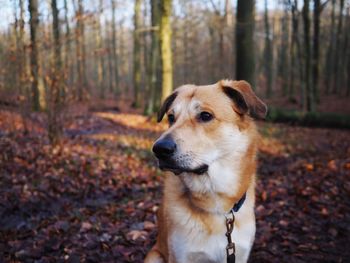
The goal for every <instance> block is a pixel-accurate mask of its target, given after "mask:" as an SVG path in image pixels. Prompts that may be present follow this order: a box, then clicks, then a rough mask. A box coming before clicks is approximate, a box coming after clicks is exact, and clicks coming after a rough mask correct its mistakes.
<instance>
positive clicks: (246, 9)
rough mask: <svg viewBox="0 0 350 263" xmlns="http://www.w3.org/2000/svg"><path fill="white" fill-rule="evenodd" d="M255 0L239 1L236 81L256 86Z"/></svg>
mask: <svg viewBox="0 0 350 263" xmlns="http://www.w3.org/2000/svg"><path fill="white" fill-rule="evenodd" d="M253 33H254V0H238V1H237V22H236V65H237V66H236V79H238V80H241V79H244V80H246V81H248V82H250V84H251V85H252V86H254V84H255V59H254V57H255V54H254V49H255V48H254V41H253Z"/></svg>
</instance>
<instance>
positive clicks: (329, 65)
mask: <svg viewBox="0 0 350 263" xmlns="http://www.w3.org/2000/svg"><path fill="white" fill-rule="evenodd" d="M335 3H336V0H332V11H331V32H330V35H331V39H330V42H329V46H328V50H327V57H326V67H325V69H326V70H325V71H326V72H325V75H326V94H328V93H329V92H330V91H331V90H333V89H332V87H331V86H332V84H333V82H332V79H333V76H334V74H333V69H334V63H335V58H334V45H335V30H334V28H335Z"/></svg>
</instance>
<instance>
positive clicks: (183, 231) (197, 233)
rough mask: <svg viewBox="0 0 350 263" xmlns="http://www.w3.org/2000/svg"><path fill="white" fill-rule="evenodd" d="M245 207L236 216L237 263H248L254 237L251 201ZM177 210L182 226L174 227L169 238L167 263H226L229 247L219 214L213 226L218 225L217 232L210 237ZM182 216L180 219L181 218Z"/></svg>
mask: <svg viewBox="0 0 350 263" xmlns="http://www.w3.org/2000/svg"><path fill="white" fill-rule="evenodd" d="M246 205H247V206H246V207H242V209H241V210H240V211H239V212H238V213H235V217H236V222H237V223H238V224H236V226H235V228H234V230H233V233H232V240H233V242H234V243H235V245H236V262H237V263H244V262H246V261H247V259H248V256H249V252H250V249H251V247H252V244H253V240H254V235H255V218H254V212H253V209H252V206H251V205H250V202H247V204H246ZM175 210H177V212H176V213H177V216H176V217H177V219H178V220H179V221H178V222H177V223H180V224H181V225H182V227H180V228H176V230H174V231H173V232H172V233H170V235H169V239H170V240H169V244H171V247H170V250H171V251H170V258H171V260H170V262H173V261H174V262H177V263H187V262H191V263H193V262H198V263H199V262H201V263H209V262H210V263H214V262H215V263H224V262H225V263H226V246H227V244H228V241H227V237H226V235H225V233H226V225H225V217H224V216H223V215H218V216H217V217H216V221H215V222H213V224H220V225H221V226H222V227H219V228H218V229H219V232H217V233H214V234H211V235H209V234H208V233H207V232H206V230H205V229H203V227H202V226H203V225H202V224H201V223H199V222H196V221H194V220H188V219H189V218H188V217H186V215H185V214H182V216H181V213H180V214H179V212H180V211H179V210H181V209H175ZM180 216H181V217H180Z"/></svg>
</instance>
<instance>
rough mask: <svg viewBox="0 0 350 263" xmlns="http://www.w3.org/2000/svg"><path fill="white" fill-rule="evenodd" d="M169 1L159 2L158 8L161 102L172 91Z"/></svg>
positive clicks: (170, 2) (170, 3)
mask: <svg viewBox="0 0 350 263" xmlns="http://www.w3.org/2000/svg"><path fill="white" fill-rule="evenodd" d="M171 5H172V1H171V0H161V5H160V6H161V8H160V10H161V11H160V13H161V16H160V35H159V38H160V46H161V59H162V101H164V100H165V98H166V97H168V96H169V95H170V93H171V92H172V90H173V61H172V52H171V25H170V17H171V12H172V11H171V9H172V8H171Z"/></svg>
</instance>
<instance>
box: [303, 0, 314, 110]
mask: <svg viewBox="0 0 350 263" xmlns="http://www.w3.org/2000/svg"><path fill="white" fill-rule="evenodd" d="M309 4H310V2H309V0H304V7H303V21H304V57H305V90H306V110H307V111H314V92H313V87H312V83H311V74H310V73H311V45H310V16H309V12H310V11H309Z"/></svg>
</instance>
